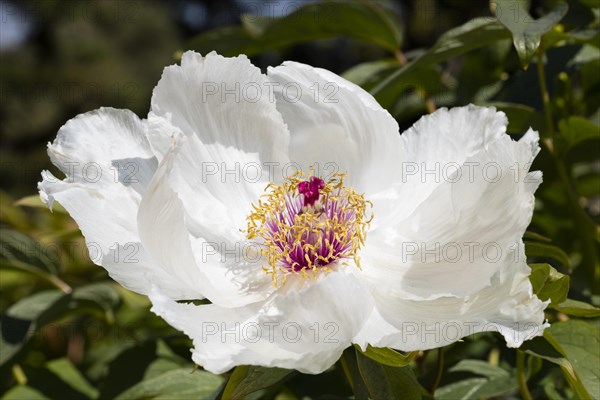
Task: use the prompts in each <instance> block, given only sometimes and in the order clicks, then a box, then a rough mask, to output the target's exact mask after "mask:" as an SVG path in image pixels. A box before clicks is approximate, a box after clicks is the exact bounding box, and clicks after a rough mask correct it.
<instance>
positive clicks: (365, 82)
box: [342, 59, 400, 90]
mask: <svg viewBox="0 0 600 400" xmlns="http://www.w3.org/2000/svg"><path fill="white" fill-rule="evenodd" d="M399 66H400V63H399V62H398V60H396V59H391V60H378V61H370V62H365V63H362V64H358V65H355V66H354V67H352V68H350V69H349V70H347V71H346V72H344V73H343V74H342V77H343V78H345V79H348V80H349V81H350V82H353V83H356V84H357V85H359V86H360V87H362V88H363V89H365V90H369V89H371V88H372V87H373V86H375V85H376V84H377V83H378V82H379V81H381V80H382V79H384V78H385V77H387V76H389V75H390V74H391V73H392V72H393V71H395V70H396V69H397V68H398V67H399Z"/></svg>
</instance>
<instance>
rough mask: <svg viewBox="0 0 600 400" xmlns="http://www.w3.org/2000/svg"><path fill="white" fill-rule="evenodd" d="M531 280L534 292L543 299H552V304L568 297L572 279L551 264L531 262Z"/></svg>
mask: <svg viewBox="0 0 600 400" xmlns="http://www.w3.org/2000/svg"><path fill="white" fill-rule="evenodd" d="M529 266H530V267H531V275H529V280H530V281H531V286H532V287H533V293H534V294H536V295H537V297H538V298H539V299H540V300H542V301H545V300H548V299H550V303H551V304H560V303H562V302H564V301H565V300H566V299H567V295H568V293H569V282H570V279H569V277H568V276H567V275H563V274H561V273H560V272H558V271H557V270H555V269H554V268H552V266H550V265H549V264H530V265H529Z"/></svg>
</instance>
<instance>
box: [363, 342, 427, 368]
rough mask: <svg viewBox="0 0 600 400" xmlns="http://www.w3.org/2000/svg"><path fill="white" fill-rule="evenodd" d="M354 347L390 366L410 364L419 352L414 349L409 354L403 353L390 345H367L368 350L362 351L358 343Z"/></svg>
mask: <svg viewBox="0 0 600 400" xmlns="http://www.w3.org/2000/svg"><path fill="white" fill-rule="evenodd" d="M354 347H355V348H356V349H357V351H359V352H361V354H363V355H365V356H367V357H369V358H370V359H372V360H375V361H377V362H378V363H380V364H383V365H387V366H390V367H404V366H406V365H408V364H410V362H411V361H412V360H414V359H415V357H416V356H417V354H418V352H417V351H413V352H411V353H408V354H402V353H400V352H398V351H396V350H393V349H390V348H389V347H372V346H371V345H368V346H367V350H366V351H362V350H361V349H360V347H359V346H357V345H354Z"/></svg>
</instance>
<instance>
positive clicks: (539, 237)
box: [523, 231, 552, 242]
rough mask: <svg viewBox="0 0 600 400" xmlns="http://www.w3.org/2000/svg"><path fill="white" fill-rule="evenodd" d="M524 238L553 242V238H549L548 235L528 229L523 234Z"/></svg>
mask: <svg viewBox="0 0 600 400" xmlns="http://www.w3.org/2000/svg"><path fill="white" fill-rule="evenodd" d="M523 240H530V241H535V242H551V241H552V239H550V238H547V237H546V236H543V235H540V234H539V233H535V232H531V231H526V232H525V234H524V235H523Z"/></svg>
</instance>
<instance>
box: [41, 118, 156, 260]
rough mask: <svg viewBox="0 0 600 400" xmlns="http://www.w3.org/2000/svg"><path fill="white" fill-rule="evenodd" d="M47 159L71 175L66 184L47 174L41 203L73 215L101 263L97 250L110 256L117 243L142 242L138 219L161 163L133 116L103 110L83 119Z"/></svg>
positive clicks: (64, 132) (69, 127)
mask: <svg viewBox="0 0 600 400" xmlns="http://www.w3.org/2000/svg"><path fill="white" fill-rule="evenodd" d="M48 154H49V155H50V158H51V159H52V162H53V163H54V164H55V165H56V166H57V167H59V168H60V169H61V170H62V171H63V172H64V173H65V174H66V175H67V176H66V178H65V179H64V180H62V181H61V180H59V179H57V178H56V177H54V176H53V175H52V174H50V173H49V172H44V173H42V176H43V178H44V179H43V181H42V182H40V183H39V189H40V194H41V196H42V199H43V200H46V201H47V202H48V203H49V205H51V204H52V202H53V201H55V200H56V201H58V202H59V203H60V204H61V205H62V206H64V207H65V208H66V209H67V211H69V214H70V215H71V217H73V218H74V219H75V221H76V222H77V224H78V225H79V227H80V229H81V231H82V233H83V235H84V236H85V238H86V241H87V243H88V247H89V249H90V252H91V253H92V258H93V259H94V260H95V261H96V262H99V261H100V260H101V256H99V255H98V250H100V253H101V254H104V255H105V254H108V253H109V251H110V248H111V247H114V246H115V243H116V244H117V245H118V244H121V245H124V244H126V243H136V242H139V237H138V232H137V224H136V219H135V216H136V214H137V208H138V205H139V202H140V199H141V193H143V192H144V190H145V186H146V185H147V183H148V182H149V181H150V178H151V176H152V174H153V173H154V169H156V165H157V160H156V158H155V157H154V155H153V154H152V152H151V150H150V146H149V143H148V141H147V139H146V136H145V132H144V126H143V122H142V121H140V120H139V119H138V118H137V116H136V115H135V114H134V113H132V112H131V111H124V110H115V109H111V108H101V109H99V110H96V111H92V112H89V113H86V114H81V115H79V116H77V117H75V118H73V119H72V120H70V121H68V122H67V123H66V124H65V125H64V126H63V127H62V128H61V129H60V130H59V132H58V136H57V138H56V140H55V141H54V143H53V144H51V145H49V146H48ZM94 255H95V256H94Z"/></svg>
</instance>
